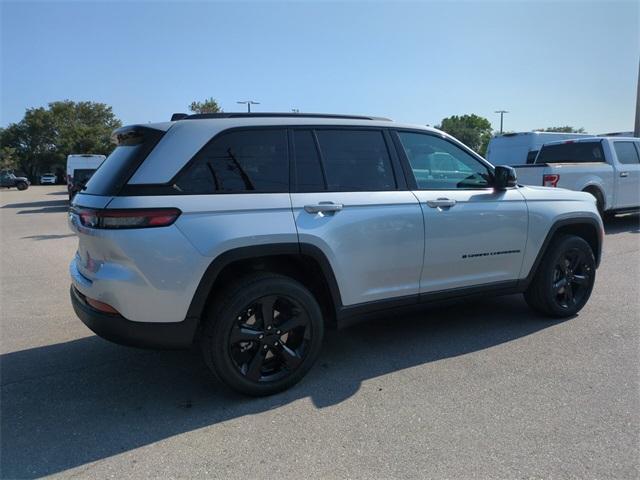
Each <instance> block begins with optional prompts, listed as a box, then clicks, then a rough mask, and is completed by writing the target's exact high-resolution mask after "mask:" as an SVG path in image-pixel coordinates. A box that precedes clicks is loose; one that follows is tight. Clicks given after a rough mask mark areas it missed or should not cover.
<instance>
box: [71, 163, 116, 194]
mask: <svg viewBox="0 0 640 480" xmlns="http://www.w3.org/2000/svg"><path fill="white" fill-rule="evenodd" d="M105 158H107V157H105V156H104V155H93V154H82V155H69V156H68V157H67V191H68V192H69V201H71V200H72V199H73V197H74V196H75V194H76V193H78V192H79V191H80V190H82V188H84V186H85V185H86V183H87V182H88V181H89V179H90V178H91V175H93V173H94V172H95V171H96V170H97V169H98V167H99V166H100V165H102V162H104V160H105Z"/></svg>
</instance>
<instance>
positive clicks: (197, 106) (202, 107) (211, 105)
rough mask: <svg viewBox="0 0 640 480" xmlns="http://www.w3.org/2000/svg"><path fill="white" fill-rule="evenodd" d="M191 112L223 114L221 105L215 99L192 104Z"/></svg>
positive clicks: (190, 106)
mask: <svg viewBox="0 0 640 480" xmlns="http://www.w3.org/2000/svg"><path fill="white" fill-rule="evenodd" d="M189 110H191V111H192V112H193V113H218V112H222V109H221V108H220V105H218V102H217V101H216V100H215V98H213V97H211V98H207V99H206V100H205V101H203V102H191V105H189Z"/></svg>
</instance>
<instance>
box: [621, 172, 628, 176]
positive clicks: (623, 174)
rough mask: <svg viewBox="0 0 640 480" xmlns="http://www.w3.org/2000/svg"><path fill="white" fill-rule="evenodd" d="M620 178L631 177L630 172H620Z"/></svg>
mask: <svg viewBox="0 0 640 480" xmlns="http://www.w3.org/2000/svg"><path fill="white" fill-rule="evenodd" d="M620 176H621V177H628V176H629V172H620Z"/></svg>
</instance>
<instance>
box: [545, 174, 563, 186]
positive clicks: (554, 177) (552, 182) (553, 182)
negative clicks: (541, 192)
mask: <svg viewBox="0 0 640 480" xmlns="http://www.w3.org/2000/svg"><path fill="white" fill-rule="evenodd" d="M558 180H560V175H558V174H557V173H548V174H546V175H544V176H543V177H542V186H543V187H557V186H558Z"/></svg>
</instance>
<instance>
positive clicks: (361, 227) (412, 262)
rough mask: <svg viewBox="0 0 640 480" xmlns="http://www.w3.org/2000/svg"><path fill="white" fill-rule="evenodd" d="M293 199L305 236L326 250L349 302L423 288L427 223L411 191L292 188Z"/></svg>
mask: <svg viewBox="0 0 640 480" xmlns="http://www.w3.org/2000/svg"><path fill="white" fill-rule="evenodd" d="M291 202H292V205H293V214H294V218H295V223H296V227H297V229H298V237H299V241H300V242H301V243H308V244H311V245H314V246H316V247H318V248H320V249H321V250H322V251H323V252H324V254H325V255H326V257H327V259H328V260H329V263H330V264H331V267H332V268H333V271H334V274H335V277H336V281H337V283H338V286H339V288H340V294H341V296H342V303H343V305H353V304H357V303H362V302H369V301H374V300H381V299H386V298H391V297H401V296H405V295H412V294H417V293H418V291H419V282H420V272H421V269H422V258H423V254H424V225H423V217H422V211H421V209H420V206H419V205H418V202H417V200H416V198H415V196H414V195H413V194H412V193H411V192H409V191H389V192H319V193H292V194H291ZM329 202H330V203H329ZM323 206H324V207H323ZM327 206H328V209H326V207H327ZM305 207H307V208H306V209H305ZM318 210H320V211H318Z"/></svg>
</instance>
